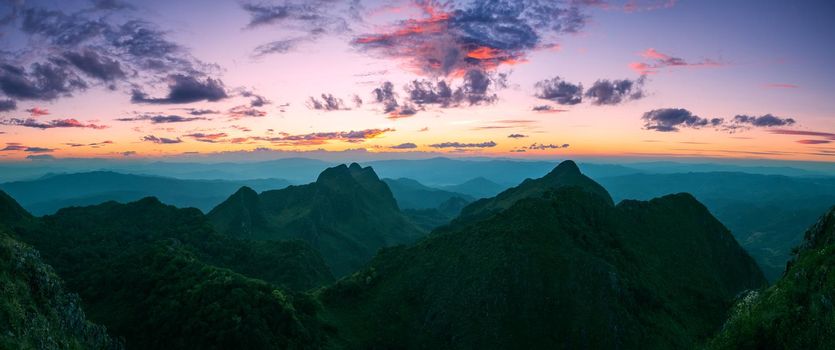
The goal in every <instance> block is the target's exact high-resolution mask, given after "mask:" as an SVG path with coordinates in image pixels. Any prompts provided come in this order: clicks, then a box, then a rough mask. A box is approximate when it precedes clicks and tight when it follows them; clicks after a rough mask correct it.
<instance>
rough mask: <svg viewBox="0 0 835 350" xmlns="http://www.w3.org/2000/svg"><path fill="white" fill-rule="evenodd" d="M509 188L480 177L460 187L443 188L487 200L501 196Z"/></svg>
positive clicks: (461, 184) (459, 185)
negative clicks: (500, 193)
mask: <svg viewBox="0 0 835 350" xmlns="http://www.w3.org/2000/svg"><path fill="white" fill-rule="evenodd" d="M508 187H509V186H502V185H499V184H497V183H495V182H493V181H490V180H488V179H485V178H483V177H481V176H479V177H476V178H472V179H470V180H467V181H465V182H463V183H460V184H458V185H452V186H444V187H442V188H443V189H445V190H447V191H452V192H458V193H464V194H467V195H470V196H472V197H474V198H487V197H493V196H495V195H497V194H499V192H501V191H504V190H506V189H507V188H508Z"/></svg>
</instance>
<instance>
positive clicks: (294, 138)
mask: <svg viewBox="0 0 835 350" xmlns="http://www.w3.org/2000/svg"><path fill="white" fill-rule="evenodd" d="M392 131H394V129H391V128H386V129H365V130H351V131H335V132H316V133H310V134H302V135H290V134H283V135H281V136H278V137H269V138H258V140H262V141H270V142H272V143H277V144H284V145H301V146H305V145H320V144H324V143H327V142H329V141H343V142H349V143H360V142H364V141H365V140H368V139H373V138H376V137H378V136H381V135H383V134H385V133H388V132H392Z"/></svg>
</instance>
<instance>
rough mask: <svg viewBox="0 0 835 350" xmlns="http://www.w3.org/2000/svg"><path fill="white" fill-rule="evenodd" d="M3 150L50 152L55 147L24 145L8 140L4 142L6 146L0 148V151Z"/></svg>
mask: <svg viewBox="0 0 835 350" xmlns="http://www.w3.org/2000/svg"><path fill="white" fill-rule="evenodd" d="M4 151H16V152H27V153H51V152H54V151H55V149H53V148H45V147H32V146H24V145H22V144H19V143H14V142H8V143H6V148H3V149H0V152H4Z"/></svg>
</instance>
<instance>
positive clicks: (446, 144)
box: [429, 141, 496, 148]
mask: <svg viewBox="0 0 835 350" xmlns="http://www.w3.org/2000/svg"><path fill="white" fill-rule="evenodd" d="M429 147H432V148H490V147H496V143H495V142H493V141H487V142H480V143H461V142H441V143H433V144H431V145H429Z"/></svg>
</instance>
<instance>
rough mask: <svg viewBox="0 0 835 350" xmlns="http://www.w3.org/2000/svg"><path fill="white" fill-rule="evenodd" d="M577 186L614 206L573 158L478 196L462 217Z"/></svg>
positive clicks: (463, 211) (479, 214) (490, 212)
mask: <svg viewBox="0 0 835 350" xmlns="http://www.w3.org/2000/svg"><path fill="white" fill-rule="evenodd" d="M566 186H572V187H578V188H580V189H582V190H583V191H587V192H590V193H594V194H597V195H599V196H600V197H601V198H604V199H605V200H606V202H607V203H609V204H612V205H614V202H613V201H612V198H611V197H610V196H609V193H608V192H606V189H605V188H603V187H602V186H600V185H599V184H598V183H597V182H594V180H592V179H590V178H589V177H588V176H585V175H583V174H582V173H580V169H579V168H578V167H577V164H576V163H574V162H573V161H570V160H567V161H564V162H562V163H560V164H559V165H558V166H557V167H556V168H554V169H553V170H552V171H551V172H549V173H548V174H547V175H545V176H544V177H541V178H539V179H535V180H533V179H525V181H523V182H522V183H521V184H519V186H516V187H513V188H510V189H507V190H505V191H503V192H502V193H499V194H498V195H497V196H496V197H493V198H483V199H479V200H477V201H475V202H473V203H472V204H470V205H468V206H467V207H465V208H464V209H463V210H462V211H461V217H485V216H489V215H490V214H493V213H496V212H498V211H501V210H504V209H507V208H509V207H510V206H512V205H513V204H514V203H516V202H517V201H518V200H520V199H524V198H531V197H539V196H541V195H542V194H544V193H545V192H547V191H550V190H553V189H555V188H560V187H566Z"/></svg>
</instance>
